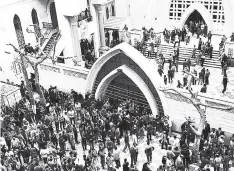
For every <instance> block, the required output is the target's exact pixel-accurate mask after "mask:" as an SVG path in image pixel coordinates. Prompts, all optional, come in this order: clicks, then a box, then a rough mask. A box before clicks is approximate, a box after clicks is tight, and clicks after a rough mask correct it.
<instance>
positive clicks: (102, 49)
mask: <svg viewBox="0 0 234 171" xmlns="http://www.w3.org/2000/svg"><path fill="white" fill-rule="evenodd" d="M94 7H95V9H96V11H97V15H98V28H99V36H100V48H99V53H100V55H102V54H103V53H105V52H106V51H107V50H108V49H109V48H108V47H107V46H106V42H105V32H104V14H105V7H104V6H103V5H101V4H94Z"/></svg>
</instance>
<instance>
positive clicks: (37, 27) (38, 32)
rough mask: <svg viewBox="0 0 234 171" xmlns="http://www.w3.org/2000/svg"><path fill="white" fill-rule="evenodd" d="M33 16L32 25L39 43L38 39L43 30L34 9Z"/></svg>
mask: <svg viewBox="0 0 234 171" xmlns="http://www.w3.org/2000/svg"><path fill="white" fill-rule="evenodd" d="M31 15H32V23H33V27H34V32H35V36H36V39H37V41H38V38H39V37H41V30H40V27H39V21H38V17H37V11H36V10H35V9H33V10H32V14H31Z"/></svg>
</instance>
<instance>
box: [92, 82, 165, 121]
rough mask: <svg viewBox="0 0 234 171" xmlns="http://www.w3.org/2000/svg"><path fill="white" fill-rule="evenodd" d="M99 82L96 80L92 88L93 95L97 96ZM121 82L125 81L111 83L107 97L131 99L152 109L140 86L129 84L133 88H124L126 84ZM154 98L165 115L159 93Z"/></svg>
mask: <svg viewBox="0 0 234 171" xmlns="http://www.w3.org/2000/svg"><path fill="white" fill-rule="evenodd" d="M99 83H100V82H99V81H96V82H95V83H94V86H93V90H92V96H93V97H94V96H95V92H96V90H97V87H98V85H99ZM121 84H123V83H116V82H115V83H114V84H110V85H109V86H108V88H107V90H106V94H105V97H107V98H109V99H112V100H116V99H117V100H118V102H123V101H125V100H126V99H131V100H132V101H133V102H134V103H135V104H138V105H143V106H144V107H145V108H147V109H150V107H149V104H148V101H147V99H146V98H145V96H144V95H143V94H142V92H141V91H140V90H138V88H136V87H134V86H129V87H131V88H128V89H126V88H123V87H124V86H123V85H124V84H123V85H121ZM156 93H157V92H156ZM154 99H155V101H156V103H157V106H158V115H159V116H164V109H163V106H162V102H161V100H160V97H159V95H158V93H157V94H154Z"/></svg>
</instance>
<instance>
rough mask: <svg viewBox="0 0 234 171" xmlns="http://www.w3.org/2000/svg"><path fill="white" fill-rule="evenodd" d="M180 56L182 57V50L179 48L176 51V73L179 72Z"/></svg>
mask: <svg viewBox="0 0 234 171" xmlns="http://www.w3.org/2000/svg"><path fill="white" fill-rule="evenodd" d="M179 55H180V48H179V47H178V48H177V50H176V58H175V64H176V72H178V64H179Z"/></svg>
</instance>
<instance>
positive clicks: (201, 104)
mask: <svg viewBox="0 0 234 171" xmlns="http://www.w3.org/2000/svg"><path fill="white" fill-rule="evenodd" d="M198 105H200V106H204V107H209V108H212V109H219V110H233V109H234V107H227V108H224V107H217V106H209V105H206V104H203V103H199V104H198Z"/></svg>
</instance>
